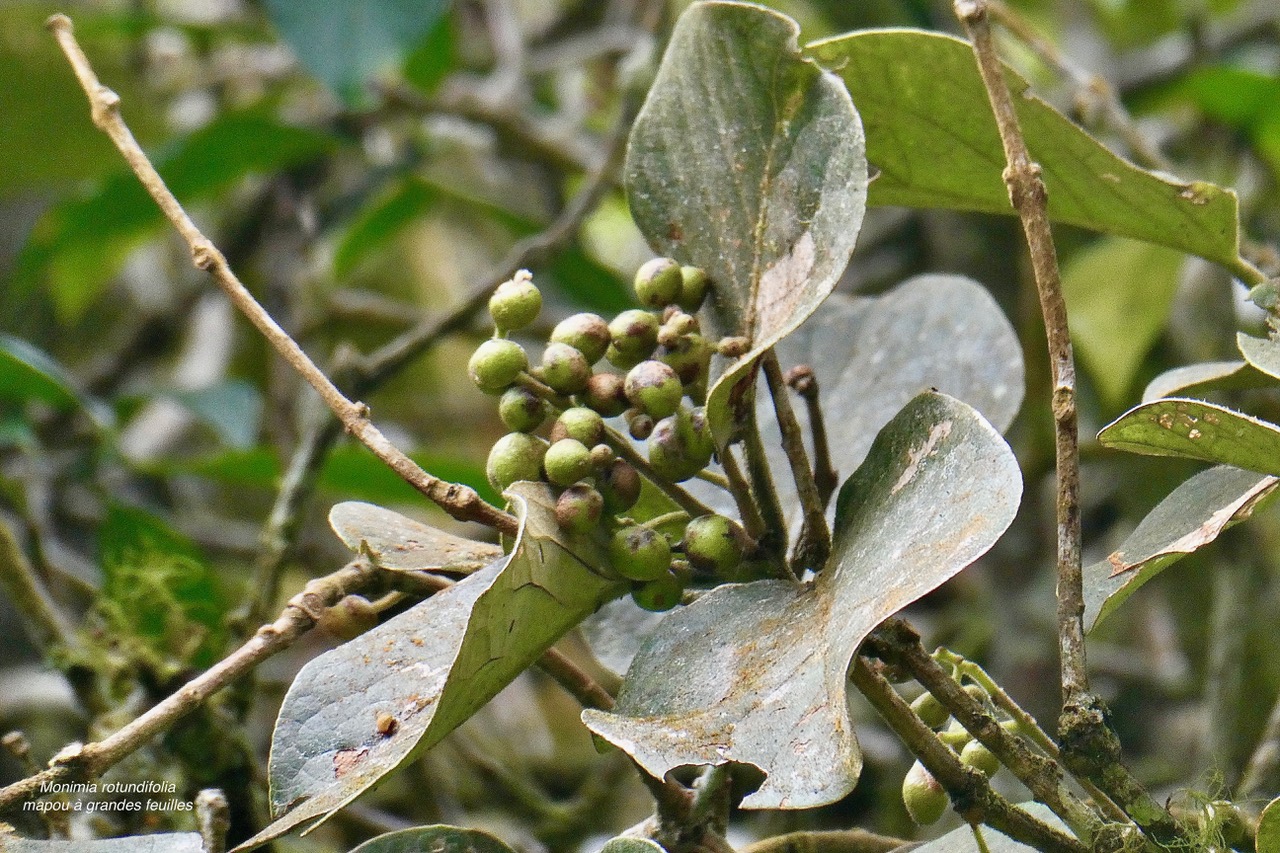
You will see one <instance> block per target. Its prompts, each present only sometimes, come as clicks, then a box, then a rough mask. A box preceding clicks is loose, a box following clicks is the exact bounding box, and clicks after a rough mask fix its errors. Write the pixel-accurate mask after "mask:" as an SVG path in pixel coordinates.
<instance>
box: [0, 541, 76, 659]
mask: <svg viewBox="0 0 1280 853" xmlns="http://www.w3.org/2000/svg"><path fill="white" fill-rule="evenodd" d="M0 589H3V590H4V591H5V596H6V597H7V598H8V599H9V601H11V602H12V603H13V606H14V609H15V610H16V611H17V613H18V615H19V616H20V617H21V618H22V622H23V624H24V625H25V626H26V629H27V635H28V636H29V637H30V638H31V641H32V643H34V644H35V647H36V648H37V649H39V650H40V652H41V654H43V655H44V656H46V657H48V656H49V655H50V653H52V652H53V651H54V650H56V649H67V648H69V647H70V645H71V643H72V640H71V638H72V636H73V634H72V630H71V626H70V625H68V624H67V621H66V619H64V618H63V616H62V613H61V611H59V610H58V606H57V604H55V603H54V601H53V599H52V597H51V596H50V595H49V592H48V590H46V589H45V586H44V584H43V583H42V582H41V581H40V579H39V578H37V577H36V573H35V570H34V569H33V568H32V567H31V563H29V562H28V561H27V558H26V557H25V556H24V555H23V553H22V548H21V547H19V545H18V540H17V538H16V537H15V536H14V535H13V531H12V530H11V529H10V528H9V525H8V524H5V523H4V521H3V520H0Z"/></svg>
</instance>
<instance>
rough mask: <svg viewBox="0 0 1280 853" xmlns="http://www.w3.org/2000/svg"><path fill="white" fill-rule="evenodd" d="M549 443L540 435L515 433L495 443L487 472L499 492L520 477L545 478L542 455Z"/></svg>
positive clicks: (490, 453)
mask: <svg viewBox="0 0 1280 853" xmlns="http://www.w3.org/2000/svg"><path fill="white" fill-rule="evenodd" d="M546 452H547V443H546V442H545V441H543V440H542V439H540V438H538V437H537V436H533V435H529V434H528V433H524V432H512V433H508V434H507V435H504V436H503V437H502V438H500V439H498V440H497V441H496V442H494V445H493V449H491V450H490V451H489V461H488V462H487V463H486V464H485V473H486V474H488V475H489V482H490V484H492V485H493V487H494V488H495V489H497V490H498V491H502V490H503V489H505V488H507V487H508V486H510V485H511V484H512V483H515V482H518V481H520V480H534V481H536V480H540V479H542V458H543V456H545V455H546Z"/></svg>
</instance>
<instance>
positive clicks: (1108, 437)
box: [1098, 397, 1280, 475]
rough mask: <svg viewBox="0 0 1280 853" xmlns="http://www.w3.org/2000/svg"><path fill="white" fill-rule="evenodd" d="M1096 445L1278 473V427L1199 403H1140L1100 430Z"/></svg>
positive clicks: (1171, 400)
mask: <svg viewBox="0 0 1280 853" xmlns="http://www.w3.org/2000/svg"><path fill="white" fill-rule="evenodd" d="M1098 441H1100V442H1102V443H1103V444H1104V445H1106V446H1107V447H1114V448H1115V449H1117V450H1127V451H1129V452H1130V453H1141V454H1143V455H1146V456H1180V457H1182V458H1184V459H1199V460H1201V461H1202V462H1220V463H1222V464H1224V465H1234V466H1235V467H1237V468H1244V469H1245V470H1247V471H1257V472H1259V473H1261V474H1276V475H1280V427H1277V426H1276V425H1275V424H1270V423H1267V422H1266V421H1261V420H1258V419H1257V418H1252V417H1249V416H1248V415H1245V414H1241V413H1240V412H1237V411H1233V410H1232V409H1228V408H1226V407H1225V406H1218V405H1215V404H1213V403H1205V402H1203V401H1201V400H1190V399H1184V398H1180V397H1169V398H1166V399H1163V400H1157V401H1155V402H1154V403H1143V404H1142V405H1140V406H1137V407H1136V408H1133V409H1130V410H1129V411H1127V412H1125V413H1124V414H1123V415H1121V416H1120V417H1119V418H1117V419H1116V420H1115V421H1113V422H1112V423H1110V424H1108V425H1107V426H1105V427H1103V429H1102V432H1100V433H1098Z"/></svg>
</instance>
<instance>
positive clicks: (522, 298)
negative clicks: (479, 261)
mask: <svg viewBox="0 0 1280 853" xmlns="http://www.w3.org/2000/svg"><path fill="white" fill-rule="evenodd" d="M541 310H542V293H541V292H540V291H539V290H538V288H537V287H535V286H534V284H533V276H531V275H530V274H529V271H528V270H520V271H518V272H517V273H516V274H515V276H514V277H513V278H512V279H511V280H510V281H504V282H503V283H502V284H500V285H498V289H497V290H495V291H494V292H493V296H491V297H489V314H490V315H491V316H492V317H493V325H495V326H497V328H498V331H499V332H502V333H506V332H510V331H512V330H513V329H523V328H524V327H525V326H527V325H529V324H530V323H532V322H533V321H534V320H535V319H537V317H538V312H539V311H541Z"/></svg>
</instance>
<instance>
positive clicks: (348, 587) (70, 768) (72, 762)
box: [0, 558, 382, 811]
mask: <svg viewBox="0 0 1280 853" xmlns="http://www.w3.org/2000/svg"><path fill="white" fill-rule="evenodd" d="M381 571H382V569H378V568H376V567H374V566H372V565H371V564H370V563H369V562H368V561H366V560H364V559H363V558H359V559H356V560H353V561H352V562H350V563H348V564H347V565H346V566H344V567H343V568H341V569H339V570H338V571H336V572H334V573H333V574H331V575H327V576H325V577H323V578H317V579H316V580H313V581H310V582H309V583H308V584H307V585H306V587H305V588H303V590H302V592H300V593H298V594H297V595H295V596H294V597H293V598H292V599H290V601H289V603H288V605H286V606H285V608H284V610H283V611H282V612H281V614H280V616H279V618H277V619H276V621H275V622H273V623H272V624H270V625H264V626H263V627H261V628H259V629H258V631H257V633H256V634H254V635H253V637H251V638H250V639H249V640H248V642H246V643H245V644H244V645H242V646H241V647H240V648H238V649H236V650H235V651H234V652H232V653H231V654H229V655H227V656H226V657H225V658H223V659H222V660H220V661H218V662H217V663H216V664H214V665H213V666H211V667H210V668H209V669H207V670H206V671H204V672H203V673H201V674H200V675H198V676H196V677H195V678H193V679H192V680H191V681H188V682H187V683H186V684H184V685H183V686H182V687H181V688H179V689H178V690H177V691H176V692H174V693H172V694H170V695H169V696H167V697H165V698H164V699H162V700H161V701H160V702H159V703H158V704H156V705H154V706H153V707H152V708H150V709H149V710H148V711H147V712H146V713H144V714H142V715H141V716H139V717H137V718H136V719H134V720H133V721H131V722H130V723H128V724H127V725H125V726H124V727H123V728H121V729H120V730H118V731H116V732H115V733H114V734H111V735H108V736H107V737H106V738H103V739H102V740H100V741H97V742H95V743H87V744H78V743H77V744H72V745H71V746H68V747H66V748H65V749H63V750H62V751H61V752H59V753H58V754H57V755H55V756H54V758H53V760H52V761H50V762H49V767H48V768H47V769H46V770H43V771H41V772H40V773H37V774H36V775H34V776H28V777H27V778H25V779H22V780H20V781H18V782H14V783H13V784H12V785H8V786H7V787H4V788H0V811H2V810H4V809H6V808H9V807H10V806H12V805H14V804H15V803H18V802H21V801H23V800H28V799H31V798H33V797H36V796H38V795H39V794H40V791H41V788H42V786H45V787H47V786H48V785H51V784H54V783H58V782H66V781H77V780H84V779H90V778H94V777H96V776H101V775H102V774H103V773H104V772H106V771H107V770H108V769H109V768H111V767H113V766H115V765H116V764H118V763H119V762H120V761H122V760H123V759H124V758H126V757H127V756H129V755H130V754H132V753H133V752H135V751H136V750H138V749H139V748H141V747H142V746H143V745H144V744H146V743H147V741H149V740H151V739H152V738H153V737H155V736H156V735H158V734H160V733H161V732H163V731H165V730H166V729H168V728H169V727H170V726H172V725H173V724H174V723H176V722H177V721H178V720H180V719H182V718H183V717H185V716H186V715H187V714H190V713H191V712H192V711H194V710H196V709H197V708H199V707H200V706H201V705H203V704H204V703H205V702H206V701H208V700H209V698H210V697H212V696H213V695H214V694H215V693H217V692H218V691H220V690H221V689H222V688H224V687H226V686H227V685H228V684H230V683H231V682H233V681H235V680H236V679H237V678H239V677H240V676H242V675H244V674H245V673H247V672H248V671H249V670H251V669H253V668H254V667H255V666H257V665H258V664H260V663H262V662H263V661H264V660H266V659H267V658H269V657H271V656H272V655H274V654H276V653H278V652H281V651H284V650H285V649H286V648H288V647H289V646H290V645H292V644H293V643H294V641H296V640H297V639H298V638H299V637H301V636H302V635H303V634H305V633H306V632H307V631H309V630H311V628H312V627H313V626H315V624H316V623H317V622H318V621H319V618H320V616H321V614H322V613H323V612H324V610H325V609H326V608H328V607H330V606H332V605H333V604H335V603H337V602H338V601H339V600H340V599H342V597H343V596H345V595H347V594H348V593H350V592H353V591H356V590H359V589H363V588H365V587H366V586H368V585H370V584H372V583H373V582H374V581H375V580H376V579H377V577H378V574H379V573H380V572H381Z"/></svg>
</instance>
